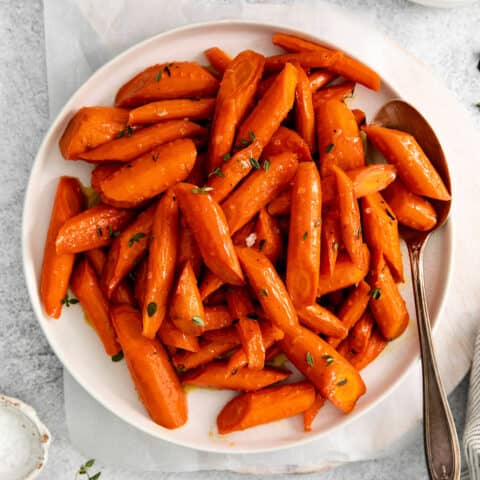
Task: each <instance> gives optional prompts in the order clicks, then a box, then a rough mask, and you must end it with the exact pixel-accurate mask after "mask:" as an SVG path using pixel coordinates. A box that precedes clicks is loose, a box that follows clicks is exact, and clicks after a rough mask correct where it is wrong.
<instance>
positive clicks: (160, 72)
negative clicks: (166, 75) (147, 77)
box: [155, 70, 162, 82]
mask: <svg viewBox="0 0 480 480" xmlns="http://www.w3.org/2000/svg"><path fill="white" fill-rule="evenodd" d="M161 79H162V71H161V70H160V71H159V72H158V73H157V76H156V77H155V81H156V82H159V81H160V80H161Z"/></svg>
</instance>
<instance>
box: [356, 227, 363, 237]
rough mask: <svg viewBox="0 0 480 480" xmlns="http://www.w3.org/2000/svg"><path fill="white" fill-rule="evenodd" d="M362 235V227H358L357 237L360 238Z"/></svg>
mask: <svg viewBox="0 0 480 480" xmlns="http://www.w3.org/2000/svg"><path fill="white" fill-rule="evenodd" d="M361 236H362V227H358V230H357V238H360V237H361Z"/></svg>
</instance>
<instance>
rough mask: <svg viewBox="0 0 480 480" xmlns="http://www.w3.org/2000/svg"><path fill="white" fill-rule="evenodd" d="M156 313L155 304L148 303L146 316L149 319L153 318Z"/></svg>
mask: <svg viewBox="0 0 480 480" xmlns="http://www.w3.org/2000/svg"><path fill="white" fill-rule="evenodd" d="M156 311H157V304H156V303H155V302H150V303H149V304H148V305H147V314H148V316H149V317H153V316H154V315H155V313H156Z"/></svg>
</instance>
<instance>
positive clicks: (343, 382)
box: [337, 378, 348, 387]
mask: <svg viewBox="0 0 480 480" xmlns="http://www.w3.org/2000/svg"><path fill="white" fill-rule="evenodd" d="M347 381H348V380H347V379H346V378H342V380H340V381H339V382H337V387H343V386H344V385H346V384H347Z"/></svg>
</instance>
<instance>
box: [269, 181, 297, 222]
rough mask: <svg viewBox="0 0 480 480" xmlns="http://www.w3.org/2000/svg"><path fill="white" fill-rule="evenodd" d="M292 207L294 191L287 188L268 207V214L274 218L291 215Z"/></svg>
mask: <svg viewBox="0 0 480 480" xmlns="http://www.w3.org/2000/svg"><path fill="white" fill-rule="evenodd" d="M291 206H292V189H291V188H290V187H287V188H286V189H285V190H284V191H283V192H280V193H279V194H278V195H277V196H276V197H275V198H274V199H273V200H272V201H271V202H270V203H269V204H268V206H267V212H268V213H269V214H270V215H272V216H278V215H289V214H290V207H291Z"/></svg>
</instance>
